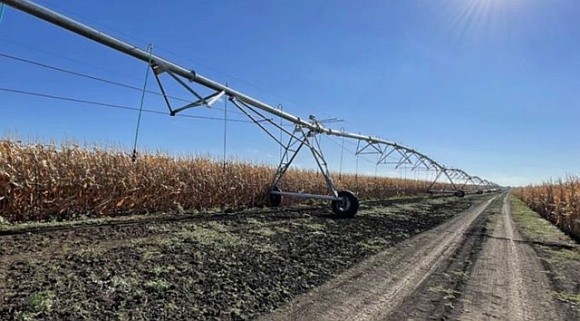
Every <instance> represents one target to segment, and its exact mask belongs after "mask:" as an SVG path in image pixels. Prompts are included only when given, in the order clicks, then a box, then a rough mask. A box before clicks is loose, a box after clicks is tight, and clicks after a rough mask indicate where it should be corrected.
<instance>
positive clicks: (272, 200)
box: [268, 186, 282, 207]
mask: <svg viewBox="0 0 580 321" xmlns="http://www.w3.org/2000/svg"><path fill="white" fill-rule="evenodd" d="M281 191H282V190H281V189H280V188H279V187H278V186H272V187H270V191H269V192H268V206H270V207H278V206H280V204H282V195H274V194H270V192H281Z"/></svg>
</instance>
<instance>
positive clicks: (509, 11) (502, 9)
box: [448, 0, 524, 34]
mask: <svg viewBox="0 0 580 321" xmlns="http://www.w3.org/2000/svg"><path fill="white" fill-rule="evenodd" d="M448 2H450V6H449V8H450V9H451V11H452V19H451V28H452V30H453V31H455V32H456V33H458V34H464V33H468V32H471V31H484V30H485V31H486V32H492V33H493V32H494V30H495V29H496V28H501V26H502V25H505V24H506V23H507V22H508V21H509V20H510V19H515V18H517V17H518V16H519V14H518V12H519V11H521V10H522V9H523V8H524V6H523V5H522V4H523V3H524V0H449V1H448Z"/></svg>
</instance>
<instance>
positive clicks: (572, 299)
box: [552, 292, 580, 305]
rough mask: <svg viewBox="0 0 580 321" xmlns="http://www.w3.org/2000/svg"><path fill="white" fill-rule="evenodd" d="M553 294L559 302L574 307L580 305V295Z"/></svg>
mask: <svg viewBox="0 0 580 321" xmlns="http://www.w3.org/2000/svg"><path fill="white" fill-rule="evenodd" d="M552 294H553V295H554V297H555V298H556V299H557V300H560V301H563V302H567V303H571V304H573V305H580V293H568V292H553V293H552Z"/></svg>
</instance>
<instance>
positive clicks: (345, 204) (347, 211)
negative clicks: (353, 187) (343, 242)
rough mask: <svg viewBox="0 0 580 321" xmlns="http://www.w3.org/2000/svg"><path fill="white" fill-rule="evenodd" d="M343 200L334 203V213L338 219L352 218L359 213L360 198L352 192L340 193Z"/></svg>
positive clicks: (332, 205) (332, 204) (339, 195)
mask: <svg viewBox="0 0 580 321" xmlns="http://www.w3.org/2000/svg"><path fill="white" fill-rule="evenodd" d="M338 197H340V198H341V200H336V201H332V203H331V204H330V205H331V207H332V211H333V212H334V214H336V215H337V216H338V217H342V218H351V217H354V215H355V214H356V212H357V211H358V198H357V197H356V195H354V194H353V193H352V192H351V191H339V192H338Z"/></svg>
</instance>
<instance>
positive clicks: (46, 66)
mask: <svg viewBox="0 0 580 321" xmlns="http://www.w3.org/2000/svg"><path fill="white" fill-rule="evenodd" d="M0 57H4V58H8V59H12V60H16V61H19V62H22V63H25V64H29V65H32V66H37V67H40V68H44V69H48V70H53V71H57V72H60V73H64V74H69V75H73V76H76V77H81V78H86V79H90V80H95V81H98V82H102V83H105V84H109V85H114V86H118V87H122V88H126V89H131V90H134V91H139V92H141V91H143V89H142V88H139V87H135V86H131V85H128V84H124V83H121V82H117V81H113V80H109V79H105V78H102V77H97V76H92V75H89V74H86V73H82V72H78V71H74V70H70V69H65V68H61V67H56V66H53V65H49V64H45V63H42V62H38V61H34V60H30V59H26V58H21V57H16V56H13V55H9V54H6V53H2V52H0ZM105 71H108V70H105ZM145 92H146V93H147V94H153V95H156V96H163V94H161V93H159V92H156V91H152V90H145ZM167 97H168V98H171V99H173V100H176V101H181V102H190V101H191V100H190V99H185V98H180V97H175V96H171V95H167ZM213 109H216V110H222V109H223V108H219V107H213ZM230 112H232V113H234V114H238V115H243V114H242V113H239V112H236V111H230Z"/></svg>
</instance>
